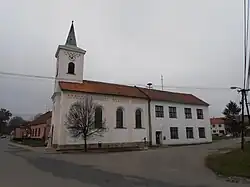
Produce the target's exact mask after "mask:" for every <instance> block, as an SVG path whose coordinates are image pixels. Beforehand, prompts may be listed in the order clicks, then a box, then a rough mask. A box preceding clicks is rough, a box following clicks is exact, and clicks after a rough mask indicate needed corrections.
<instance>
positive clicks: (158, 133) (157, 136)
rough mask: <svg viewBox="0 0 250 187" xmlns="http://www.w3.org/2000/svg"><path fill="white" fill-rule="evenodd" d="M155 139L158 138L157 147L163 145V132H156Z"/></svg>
mask: <svg viewBox="0 0 250 187" xmlns="http://www.w3.org/2000/svg"><path fill="white" fill-rule="evenodd" d="M155 138H156V145H161V142H162V132H161V131H156V132H155Z"/></svg>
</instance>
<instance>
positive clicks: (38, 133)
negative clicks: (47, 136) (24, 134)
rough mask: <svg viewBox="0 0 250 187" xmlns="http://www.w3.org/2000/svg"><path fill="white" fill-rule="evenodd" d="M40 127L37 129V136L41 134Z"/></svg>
mask: <svg viewBox="0 0 250 187" xmlns="http://www.w3.org/2000/svg"><path fill="white" fill-rule="evenodd" d="M40 133H41V132H40V128H38V129H37V136H40Z"/></svg>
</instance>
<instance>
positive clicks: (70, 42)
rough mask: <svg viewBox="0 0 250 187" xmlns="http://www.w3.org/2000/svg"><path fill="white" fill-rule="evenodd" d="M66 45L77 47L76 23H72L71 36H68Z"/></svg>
mask: <svg viewBox="0 0 250 187" xmlns="http://www.w3.org/2000/svg"><path fill="white" fill-rule="evenodd" d="M65 45H73V46H76V47H77V44H76V35H75V29H74V21H72V23H71V27H70V30H69V34H68V37H67V40H66V43H65Z"/></svg>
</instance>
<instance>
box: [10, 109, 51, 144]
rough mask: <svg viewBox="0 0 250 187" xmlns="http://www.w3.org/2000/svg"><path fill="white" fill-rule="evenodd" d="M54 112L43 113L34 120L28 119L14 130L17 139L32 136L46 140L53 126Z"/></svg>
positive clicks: (14, 136) (13, 133)
mask: <svg viewBox="0 0 250 187" xmlns="http://www.w3.org/2000/svg"><path fill="white" fill-rule="evenodd" d="M51 116H52V112H51V111H49V112H46V113H44V114H41V115H40V116H39V117H37V118H36V119H34V120H33V121H28V122H26V123H24V124H22V125H21V126H20V127H17V128H15V129H14V131H13V132H12V136H13V138H15V139H23V138H32V139H41V140H44V141H46V140H47V139H48V135H49V132H50V127H51Z"/></svg>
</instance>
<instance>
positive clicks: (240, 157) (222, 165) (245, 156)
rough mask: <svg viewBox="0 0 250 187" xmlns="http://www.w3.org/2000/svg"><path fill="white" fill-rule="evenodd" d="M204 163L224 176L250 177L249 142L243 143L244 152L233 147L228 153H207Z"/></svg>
mask: <svg viewBox="0 0 250 187" xmlns="http://www.w3.org/2000/svg"><path fill="white" fill-rule="evenodd" d="M206 165H207V167H208V168H210V169H212V170H213V171H214V172H216V173H218V174H221V175H224V176H238V177H247V178H250V144H249V143H248V144H246V145H245V152H242V151H241V150H240V149H234V150H232V151H231V152H229V153H224V154H214V155H209V156H208V157H207V158H206Z"/></svg>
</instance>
